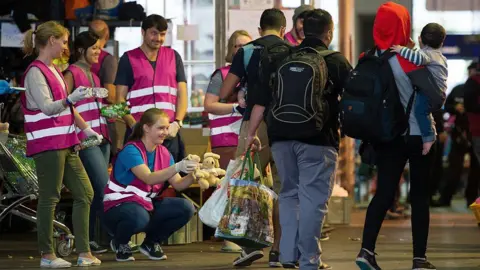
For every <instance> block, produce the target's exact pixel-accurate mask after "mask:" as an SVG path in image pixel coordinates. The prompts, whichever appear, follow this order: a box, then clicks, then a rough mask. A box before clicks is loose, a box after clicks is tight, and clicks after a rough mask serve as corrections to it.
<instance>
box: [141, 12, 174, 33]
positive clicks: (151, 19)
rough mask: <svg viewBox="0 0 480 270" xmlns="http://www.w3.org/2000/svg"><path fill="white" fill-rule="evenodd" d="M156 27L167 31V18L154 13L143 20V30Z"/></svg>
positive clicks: (161, 30)
mask: <svg viewBox="0 0 480 270" xmlns="http://www.w3.org/2000/svg"><path fill="white" fill-rule="evenodd" d="M152 27H154V28H155V29H157V30H158V31H160V32H163V31H167V29H168V22H167V20H166V19H165V18H164V17H162V16H160V15H157V14H152V15H149V16H147V17H146V18H145V19H144V20H143V21H142V30H143V31H147V29H149V28H152Z"/></svg>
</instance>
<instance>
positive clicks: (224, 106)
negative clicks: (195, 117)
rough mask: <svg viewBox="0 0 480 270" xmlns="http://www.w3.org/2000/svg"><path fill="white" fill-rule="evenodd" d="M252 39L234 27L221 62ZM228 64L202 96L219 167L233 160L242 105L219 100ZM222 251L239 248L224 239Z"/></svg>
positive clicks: (213, 78) (232, 101)
mask: <svg viewBox="0 0 480 270" xmlns="http://www.w3.org/2000/svg"><path fill="white" fill-rule="evenodd" d="M251 40H252V38H251V37H250V35H249V34H248V32H247V31H245V30H237V31H235V32H233V34H232V35H231V36H230V38H229V39H228V47H227V56H226V57H225V61H226V62H227V63H231V62H232V60H233V56H234V55H235V53H236V52H237V51H238V49H240V48H241V47H242V46H243V45H245V44H247V43H248V42H250V41H251ZM229 69H230V67H229V66H228V65H227V66H224V67H221V68H219V69H217V70H215V72H213V74H212V76H211V79H210V84H209V85H208V89H207V93H206V95H205V102H204V106H205V111H206V112H208V113H209V114H208V119H209V120H210V144H211V146H212V152H214V153H216V154H218V155H220V167H221V168H222V169H226V168H227V166H228V162H229V161H230V160H231V159H235V152H236V150H237V144H238V134H239V131H240V124H241V122H242V115H241V113H240V112H243V110H244V109H243V108H241V106H239V104H238V101H237V95H236V94H235V95H232V97H231V98H229V99H228V100H222V101H221V100H220V98H219V94H220V88H221V87H222V82H223V80H224V79H225V77H226V76H227V74H228V71H229ZM222 251H224V252H232V251H233V252H239V251H241V248H240V247H239V246H238V245H236V244H234V243H231V242H228V241H225V244H224V246H223V247H222Z"/></svg>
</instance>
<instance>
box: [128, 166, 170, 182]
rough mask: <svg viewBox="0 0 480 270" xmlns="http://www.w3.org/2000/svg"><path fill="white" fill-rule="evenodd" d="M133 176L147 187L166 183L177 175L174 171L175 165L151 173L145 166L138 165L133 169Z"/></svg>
mask: <svg viewBox="0 0 480 270" xmlns="http://www.w3.org/2000/svg"><path fill="white" fill-rule="evenodd" d="M131 170H132V172H133V174H134V175H135V176H136V177H137V178H138V179H140V180H142V181H143V182H144V183H145V184H147V185H156V184H160V183H163V182H166V181H169V180H170V179H171V178H172V177H174V176H175V175H178V173H177V171H176V170H175V165H172V166H170V167H168V168H166V169H163V170H160V171H156V172H151V171H150V169H149V168H148V166H147V165H145V164H140V165H138V166H135V167H133V168H132V169H131Z"/></svg>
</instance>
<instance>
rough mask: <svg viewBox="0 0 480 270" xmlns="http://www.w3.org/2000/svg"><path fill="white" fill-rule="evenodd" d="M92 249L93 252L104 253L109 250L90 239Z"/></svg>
mask: <svg viewBox="0 0 480 270" xmlns="http://www.w3.org/2000/svg"><path fill="white" fill-rule="evenodd" d="M89 244H90V251H91V252H92V253H93V254H102V253H105V252H107V251H108V250H107V249H106V248H104V247H102V246H100V245H99V244H97V242H95V241H90V243H89Z"/></svg>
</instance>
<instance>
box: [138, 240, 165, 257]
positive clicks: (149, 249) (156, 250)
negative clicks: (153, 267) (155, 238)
mask: <svg viewBox="0 0 480 270" xmlns="http://www.w3.org/2000/svg"><path fill="white" fill-rule="evenodd" d="M139 249H140V252H141V253H142V254H143V255H145V256H147V257H148V258H149V259H150V260H154V261H160V260H166V259H167V255H165V253H163V250H162V247H161V246H160V244H158V243H156V244H153V245H152V244H145V243H143V244H142V245H141V246H140V248H139Z"/></svg>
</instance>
